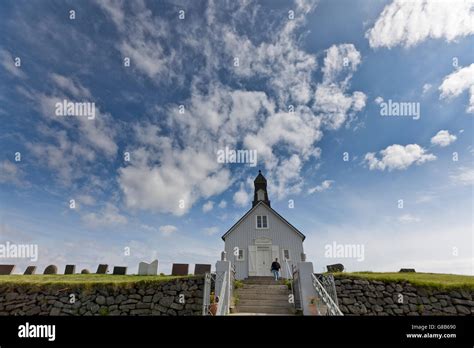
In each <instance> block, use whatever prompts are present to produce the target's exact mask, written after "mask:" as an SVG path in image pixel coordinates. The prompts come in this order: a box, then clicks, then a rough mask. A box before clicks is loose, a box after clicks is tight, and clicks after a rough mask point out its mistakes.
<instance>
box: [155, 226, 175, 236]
mask: <svg viewBox="0 0 474 348" xmlns="http://www.w3.org/2000/svg"><path fill="white" fill-rule="evenodd" d="M158 231H160V233H161V234H162V235H163V236H165V237H169V236H171V235H172V234H174V233H176V232H177V231H178V228H177V227H176V226H173V225H164V226H160V228H159V229H158Z"/></svg>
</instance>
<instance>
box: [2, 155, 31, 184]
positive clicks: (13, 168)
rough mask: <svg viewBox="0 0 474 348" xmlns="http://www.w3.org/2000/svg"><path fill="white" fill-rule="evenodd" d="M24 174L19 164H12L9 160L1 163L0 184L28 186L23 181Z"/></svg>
mask: <svg viewBox="0 0 474 348" xmlns="http://www.w3.org/2000/svg"><path fill="white" fill-rule="evenodd" d="M23 177H24V172H23V171H22V170H21V169H20V168H19V165H18V163H17V164H15V163H12V162H10V161H9V160H4V161H3V162H0V183H12V184H14V185H16V186H26V185H27V183H26V182H25V181H24V180H23Z"/></svg>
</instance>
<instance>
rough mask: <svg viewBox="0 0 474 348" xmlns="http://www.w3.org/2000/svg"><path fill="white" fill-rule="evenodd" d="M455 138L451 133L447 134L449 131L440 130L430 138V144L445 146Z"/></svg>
mask: <svg viewBox="0 0 474 348" xmlns="http://www.w3.org/2000/svg"><path fill="white" fill-rule="evenodd" d="M456 139H457V137H456V136H455V135H453V134H449V131H447V130H440V131H439V132H438V133H436V135H435V136H433V137H432V138H431V144H433V145H438V146H441V147H445V146H448V145H449V144H451V143H453V142H455V141H456Z"/></svg>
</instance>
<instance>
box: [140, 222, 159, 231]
mask: <svg viewBox="0 0 474 348" xmlns="http://www.w3.org/2000/svg"><path fill="white" fill-rule="evenodd" d="M140 227H141V228H143V229H144V230H145V231H148V232H156V231H157V229H156V227H153V226H150V225H147V224H141V225H140Z"/></svg>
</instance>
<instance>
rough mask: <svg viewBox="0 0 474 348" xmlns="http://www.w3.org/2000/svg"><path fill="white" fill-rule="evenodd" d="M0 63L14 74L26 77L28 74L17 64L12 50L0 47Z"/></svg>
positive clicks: (22, 77)
mask: <svg viewBox="0 0 474 348" xmlns="http://www.w3.org/2000/svg"><path fill="white" fill-rule="evenodd" d="M0 65H1V66H3V68H4V69H5V70H6V71H8V72H9V73H10V74H12V75H13V76H16V77H19V78H21V79H24V78H25V77H26V74H25V73H24V72H23V71H22V70H21V69H22V68H21V67H17V66H15V60H14V58H13V56H12V55H11V53H10V52H8V51H7V50H4V49H0Z"/></svg>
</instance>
